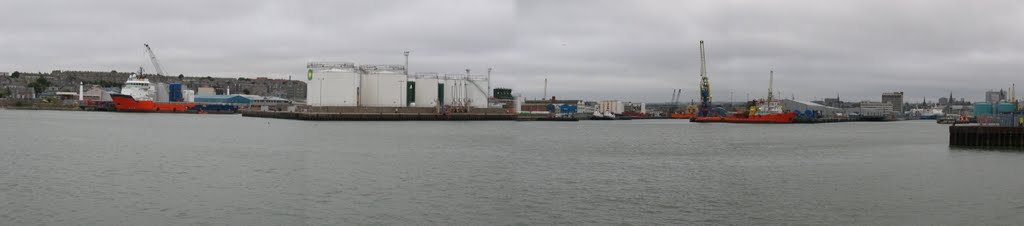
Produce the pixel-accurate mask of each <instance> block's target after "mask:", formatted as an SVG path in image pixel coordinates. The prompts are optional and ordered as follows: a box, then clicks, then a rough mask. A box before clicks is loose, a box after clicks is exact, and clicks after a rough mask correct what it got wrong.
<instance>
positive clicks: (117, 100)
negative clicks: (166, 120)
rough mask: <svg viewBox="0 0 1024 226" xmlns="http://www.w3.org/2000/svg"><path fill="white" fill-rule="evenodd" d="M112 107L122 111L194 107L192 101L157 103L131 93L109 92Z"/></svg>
mask: <svg viewBox="0 0 1024 226" xmlns="http://www.w3.org/2000/svg"><path fill="white" fill-rule="evenodd" d="M110 99H111V100H113V102H114V109H117V111H123V112H186V111H188V110H189V109H192V108H193V107H195V104H194V103H185V102H168V103H157V102H154V101H152V100H136V99H135V98H134V97H132V96H131V95H125V94H110Z"/></svg>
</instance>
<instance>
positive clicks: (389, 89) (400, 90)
mask: <svg viewBox="0 0 1024 226" xmlns="http://www.w3.org/2000/svg"><path fill="white" fill-rule="evenodd" d="M359 71H360V73H361V74H362V81H361V82H360V84H361V85H360V88H361V90H360V96H359V98H360V102H359V104H360V105H362V106H367V107H404V106H405V96H406V88H405V83H406V82H407V81H408V78H407V77H408V76H406V75H405V67H404V66H402V65H362V66H360V67H359Z"/></svg>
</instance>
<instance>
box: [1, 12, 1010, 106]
mask: <svg viewBox="0 0 1024 226" xmlns="http://www.w3.org/2000/svg"><path fill="white" fill-rule="evenodd" d="M0 7H2V8H4V9H6V10H5V13H4V14H0V24H2V25H3V27H4V29H3V30H2V31H0V35H3V37H4V38H2V39H0V48H2V50H3V51H0V72H12V71H24V72H50V71H52V70H92V71H109V70H117V71H135V70H137V69H138V67H139V66H142V67H145V68H146V70H147V71H153V66H152V64H150V62H149V58H148V56H146V55H145V53H144V47H143V46H142V45H143V43H148V44H150V45H151V46H152V47H153V50H154V52H155V53H156V55H157V57H158V58H159V59H160V62H161V64H162V66H163V67H164V70H165V71H167V73H168V74H171V75H177V74H186V75H188V76H201V77H205V76H216V77H242V76H247V77H271V78H283V79H287V78H288V77H289V76H292V78H295V79H298V78H303V76H302V75H304V72H305V68H304V66H305V64H306V63H307V62H309V61H347V62H353V63H357V64H403V63H404V59H405V58H404V55H403V53H404V52H405V51H410V54H409V66H410V68H411V69H412V72H413V73H415V72H438V73H464V70H465V69H467V68H469V69H471V70H472V71H474V72H483V71H486V69H487V68H494V70H493V82H492V86H493V87H509V88H512V89H513V90H514V92H516V93H521V94H523V95H524V97H526V98H529V99H535V98H540V97H541V96H542V94H543V86H544V79H545V78H547V79H548V80H549V83H548V93H549V95H548V96H558V97H559V99H581V98H582V99H587V100H605V99H617V100H624V101H647V102H665V101H668V100H669V99H670V98H671V96H672V92H673V91H672V90H673V89H683V93H682V96H681V97H680V101H681V102H689V100H690V99H699V98H698V97H697V96H698V95H697V90H698V88H697V84H698V76H699V75H698V70H699V67H698V66H699V58H698V50H697V42H698V41H700V40H704V41H705V43H706V45H707V57H708V62H707V64H708V75H709V77H710V81H711V90H712V95H713V97H714V100H715V101H728V100H729V98H730V94H731V96H732V99H733V100H734V101H741V100H743V99H746V95H747V94H749V96H750V98H760V97H763V96H766V94H767V89H768V87H767V83H768V71H769V70H775V87H774V89H775V90H776V91H779V92H781V94H782V95H781V97H783V98H789V97H791V96H796V98H797V99H800V100H815V99H818V100H820V99H823V98H827V97H834V96H836V95H837V94H838V95H840V96H841V97H842V98H843V99H844V100H874V101H880V100H881V94H882V93H883V92H896V91H902V92H904V94H905V96H904V98H903V99H904V101H905V102H910V103H914V102H919V101H920V100H921V99H922V97H924V98H927V99H928V100H930V101H932V102H937V101H938V98H941V97H948V96H949V93H950V92H952V93H953V96H954V97H955V98H956V99H959V98H965V99H966V100H968V101H980V100H984V99H985V96H984V94H985V92H986V91H989V90H1000V89H1003V90H1007V89H1009V88H1010V84H1011V83H1022V84H1024V79H1021V78H1024V76H1020V72H1024V64H1022V62H1024V44H1021V43H1020V41H1019V40H1024V29H1022V28H1021V27H1020V26H1019V25H1018V24H1019V21H1021V20H1022V19H1024V2H1017V1H981V2H977V1H952V0H949V1H874V0H869V1H853V0H850V1H711V0H709V1H643V0H641V1H628V2H623V1H575V0H572V1H542V0H520V1H500V0H495V1H393V0H385V1H341V2H339V1H302V2H281V1H190V0H185V1H128V0H114V1H100V2H78V1H46V0H43V1H29V0H10V1H3V2H0ZM1017 95H1018V96H1019V95H1020V94H1017Z"/></svg>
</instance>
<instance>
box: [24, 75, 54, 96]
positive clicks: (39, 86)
mask: <svg viewBox="0 0 1024 226" xmlns="http://www.w3.org/2000/svg"><path fill="white" fill-rule="evenodd" d="M50 85H51V84H50V81H48V80H46V78H43V77H42V76H40V77H39V78H37V79H36V81H34V82H31V83H29V84H28V87H32V89H35V91H36V94H39V93H42V92H43V91H44V90H46V88H47V87H50Z"/></svg>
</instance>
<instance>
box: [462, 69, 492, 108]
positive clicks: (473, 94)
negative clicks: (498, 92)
mask: <svg viewBox="0 0 1024 226" xmlns="http://www.w3.org/2000/svg"><path fill="white" fill-rule="evenodd" d="M487 83H488V81H487V78H486V77H469V78H468V79H466V100H467V101H468V102H469V106H470V107H474V108H487V86H488V84H487Z"/></svg>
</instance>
